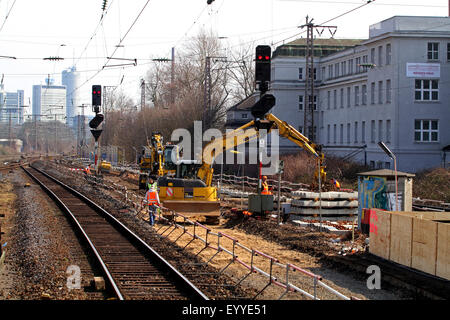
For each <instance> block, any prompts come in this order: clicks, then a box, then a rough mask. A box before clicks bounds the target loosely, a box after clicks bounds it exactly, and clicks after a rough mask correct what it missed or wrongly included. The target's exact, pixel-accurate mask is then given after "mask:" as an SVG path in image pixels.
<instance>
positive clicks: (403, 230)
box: [390, 214, 413, 267]
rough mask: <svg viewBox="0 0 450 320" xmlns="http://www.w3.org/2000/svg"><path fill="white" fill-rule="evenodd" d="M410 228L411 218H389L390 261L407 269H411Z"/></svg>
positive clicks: (411, 224) (397, 216)
mask: <svg viewBox="0 0 450 320" xmlns="http://www.w3.org/2000/svg"><path fill="white" fill-rule="evenodd" d="M412 226H413V218H412V217H408V216H403V215H399V214H393V215H392V216H391V248H390V259H391V260H392V261H394V262H397V263H400V264H403V265H405V266H408V267H411V248H412Z"/></svg>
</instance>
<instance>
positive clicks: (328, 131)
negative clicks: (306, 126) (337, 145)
mask: <svg viewBox="0 0 450 320" xmlns="http://www.w3.org/2000/svg"><path fill="white" fill-rule="evenodd" d="M327 143H328V144H329V143H330V125H328V126H327Z"/></svg>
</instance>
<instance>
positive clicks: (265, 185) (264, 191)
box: [261, 181, 271, 194]
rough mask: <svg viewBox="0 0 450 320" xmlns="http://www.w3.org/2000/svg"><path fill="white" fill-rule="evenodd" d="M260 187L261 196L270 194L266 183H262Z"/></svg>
mask: <svg viewBox="0 0 450 320" xmlns="http://www.w3.org/2000/svg"><path fill="white" fill-rule="evenodd" d="M262 187H263V190H262V191H261V194H271V193H270V191H269V184H268V183H267V182H264V181H263V183H262Z"/></svg>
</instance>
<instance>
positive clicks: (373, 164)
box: [369, 160, 375, 169]
mask: <svg viewBox="0 0 450 320" xmlns="http://www.w3.org/2000/svg"><path fill="white" fill-rule="evenodd" d="M369 165H370V169H375V161H373V160H370V164H369Z"/></svg>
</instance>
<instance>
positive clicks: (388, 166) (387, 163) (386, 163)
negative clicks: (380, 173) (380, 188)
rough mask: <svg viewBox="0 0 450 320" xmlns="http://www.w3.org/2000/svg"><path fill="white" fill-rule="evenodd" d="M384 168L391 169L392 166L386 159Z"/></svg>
mask: <svg viewBox="0 0 450 320" xmlns="http://www.w3.org/2000/svg"><path fill="white" fill-rule="evenodd" d="M384 168H385V169H390V168H391V163H390V162H388V161H386V162H385V163H384Z"/></svg>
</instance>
